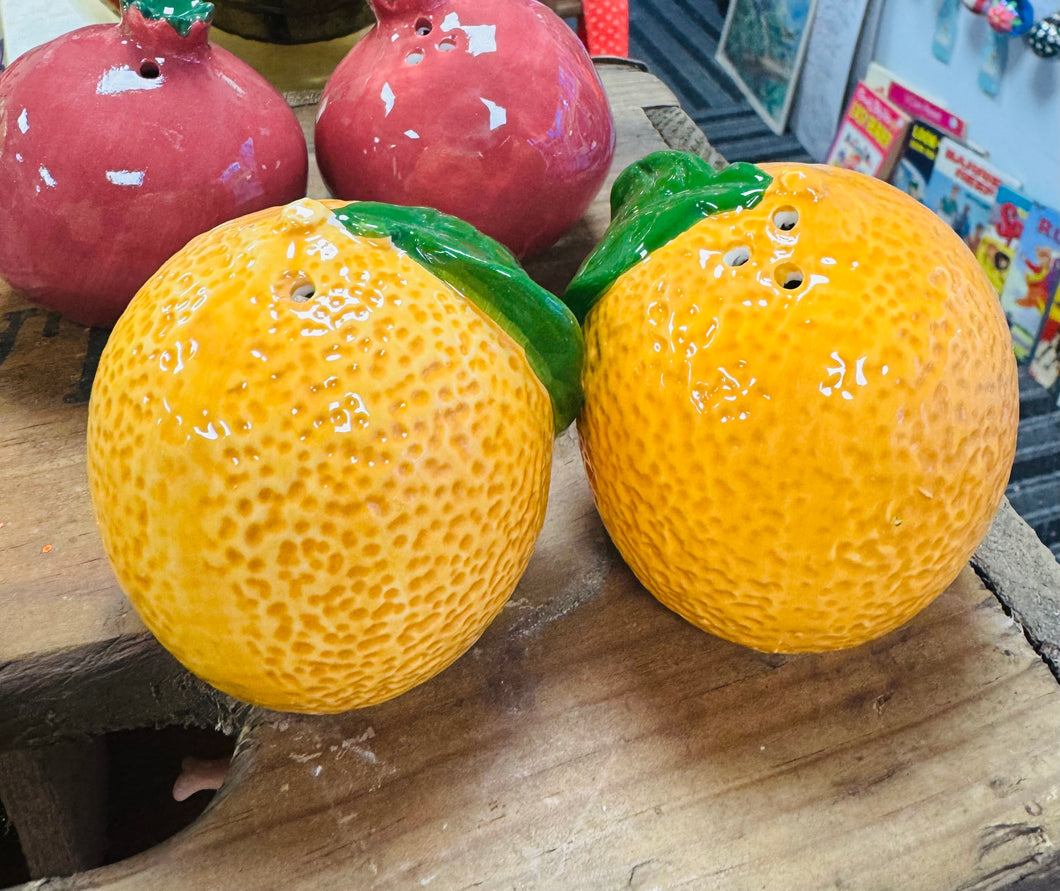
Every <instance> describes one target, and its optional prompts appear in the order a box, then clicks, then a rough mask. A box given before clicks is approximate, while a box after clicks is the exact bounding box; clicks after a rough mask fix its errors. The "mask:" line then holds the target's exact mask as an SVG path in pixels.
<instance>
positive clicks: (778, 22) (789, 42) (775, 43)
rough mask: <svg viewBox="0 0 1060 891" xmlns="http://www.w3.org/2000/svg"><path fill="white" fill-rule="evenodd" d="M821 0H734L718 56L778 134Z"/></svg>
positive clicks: (783, 122)
mask: <svg viewBox="0 0 1060 891" xmlns="http://www.w3.org/2000/svg"><path fill="white" fill-rule="evenodd" d="M816 6H817V0H731V2H730V3H729V11H728V13H727V14H726V16H725V25H724V27H723V29H722V32H721V40H720V41H719V43H718V51H717V53H716V54H715V59H716V61H717V62H718V64H719V65H720V66H721V67H722V68H724V69H725V70H726V71H727V72H728V73H729V74H730V75H731V76H732V78H733V80H735V81H736V84H737V86H739V88H740V90H741V91H742V92H743V93H744V95H745V96H746V97H747V100H748V102H750V103H751V107H752V108H754V110H755V111H757V112H758V114H759V115H760V116H761V118H762V119H763V120H764V121H765V122H766V123H767V124H769V126H770V128H771V129H772V130H773V132H774V133H783V132H784V127H785V126H786V125H787V121H788V114H789V112H790V111H791V102H792V99H793V98H794V96H795V86H796V84H797V82H798V77H799V72H800V70H801V69H802V61H803V58H804V56H805V55H806V44H807V43H808V41H809V37H810V26H811V25H812V24H813V14H814V12H815V10H816Z"/></svg>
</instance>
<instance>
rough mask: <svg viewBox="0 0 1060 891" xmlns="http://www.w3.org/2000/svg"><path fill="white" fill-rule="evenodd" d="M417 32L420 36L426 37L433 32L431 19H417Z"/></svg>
mask: <svg viewBox="0 0 1060 891" xmlns="http://www.w3.org/2000/svg"><path fill="white" fill-rule="evenodd" d="M416 33H417V34H419V35H420V37H426V36H427V35H428V34H430V33H431V22H430V19H417V20H416Z"/></svg>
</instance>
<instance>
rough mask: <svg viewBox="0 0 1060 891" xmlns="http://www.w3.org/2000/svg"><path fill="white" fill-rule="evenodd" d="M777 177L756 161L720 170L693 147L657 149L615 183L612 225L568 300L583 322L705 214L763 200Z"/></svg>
mask: <svg viewBox="0 0 1060 891" xmlns="http://www.w3.org/2000/svg"><path fill="white" fill-rule="evenodd" d="M771 182H772V177H770V176H769V175H768V174H767V173H766V172H765V171H763V170H761V169H759V168H758V167H755V166H754V165H753V164H744V163H738V164H730V165H729V166H728V167H725V168H724V169H722V170H715V169H714V168H713V167H711V166H710V164H708V163H707V162H706V161H704V160H703V159H702V158H700V157H699V156H698V155H693V154H690V153H689V152H676V151H661V152H653V153H652V154H650V155H647V156H645V157H644V158H642V159H641V160H640V161H637V162H636V163H634V164H631V165H630V166H629V167H627V168H626V169H625V170H623V171H622V173H620V174H619V176H618V179H616V180H615V184H614V186H612V188H611V225H609V226H608V227H607V232H605V233H604V237H603V240H602V241H601V242H600V244H599V245H597V247H596V249H595V250H594V251H593V252H592V253H591V254H590V255H589V256H588V257H587V258H586V260H585V262H584V263H582V265H581V268H580V269H579V270H578V272H577V274H576V275H575V276H574V280H573V281H572V282H571V283H570V285H568V286H567V290H566V292H565V293H564V295H563V300H564V302H565V303H566V304H567V306H569V307H570V308H571V310H572V311H573V312H574V314H575V315H576V316H577V317H578V320H579V321H581V322H584V321H585V317H586V316H587V315H588V314H589V310H591V309H592V308H593V306H594V305H595V304H596V302H597V301H598V300H599V299H600V298H601V297H602V296H603V295H604V292H606V291H607V289H608V288H610V287H611V284H612V283H613V282H614V281H615V279H617V278H618V277H619V276H620V275H622V273H624V272H625V271H626V270H627V269H630V268H631V267H632V266H634V265H635V264H636V263H638V262H640V261H641V260H643V259H644V258H645V257H647V256H648V255H649V254H650V253H651V252H652V251H654V250H656V249H657V248H660V247H662V246H663V245H664V244H666V243H667V242H670V241H672V240H673V239H674V238H676V237H677V236H678V235H680V234H681V233H682V232H684V231H685V230H686V229H688V228H689V227H691V226H693V225H694V224H695V223H698V222H699V221H700V220H702V219H703V218H704V217H707V216H710V215H711V214H716V213H721V212H723V211H727V210H738V209H740V208H750V207H754V206H755V205H756V204H758V202H759V201H761V200H762V196H763V195H764V194H765V190H766V187H767V186H768V185H769V184H770V183H771Z"/></svg>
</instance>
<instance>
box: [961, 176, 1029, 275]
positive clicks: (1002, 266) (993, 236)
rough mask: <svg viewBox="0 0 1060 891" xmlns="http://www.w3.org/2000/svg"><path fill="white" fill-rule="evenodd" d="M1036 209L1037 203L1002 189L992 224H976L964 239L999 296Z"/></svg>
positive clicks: (1007, 189)
mask: <svg viewBox="0 0 1060 891" xmlns="http://www.w3.org/2000/svg"><path fill="white" fill-rule="evenodd" d="M1033 206H1034V202H1033V201H1031V200H1030V198H1028V197H1027V196H1026V195H1022V194H1020V193H1019V192H1017V191H1016V190H1015V189H1013V188H1011V187H1010V186H1005V185H1002V186H1000V187H999V188H998V190H997V199H996V200H995V201H994V206H993V208H992V209H991V211H990V218H989V220H987V222H986V224H985V225H984V224H982V223H978V224H976V226H975V227H974V228H973V229H972V231H971V232H969V233H968V235H966V236H965V239H964V240H965V241H966V242H967V243H968V247H970V248H971V249H972V253H973V254H975V258H976V259H977V260H978V261H979V265H980V266H982V267H983V271H984V272H985V273H986V277H987V278H988V279H990V284H992V285H993V286H994V290H996V291H997V292H998V294H1000V293H1001V292H1002V290H1003V289H1004V287H1005V279H1006V278H1008V274H1009V271H1010V270H1011V269H1012V263H1013V260H1014V259H1015V256H1016V248H1017V246H1018V245H1019V243H1020V238H1021V237H1022V235H1023V226H1024V222H1025V221H1026V219H1027V214H1029V213H1030V211H1031V208H1032V207H1033Z"/></svg>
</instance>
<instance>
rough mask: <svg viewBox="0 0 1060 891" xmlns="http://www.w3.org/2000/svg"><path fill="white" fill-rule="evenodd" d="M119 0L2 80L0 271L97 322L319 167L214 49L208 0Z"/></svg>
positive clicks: (296, 193) (257, 78)
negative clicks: (211, 232)
mask: <svg viewBox="0 0 1060 891" xmlns="http://www.w3.org/2000/svg"><path fill="white" fill-rule="evenodd" d="M122 5H123V11H122V19H121V22H120V23H118V24H116V25H92V26H89V27H85V28H80V29H78V30H76V31H72V32H70V33H69V34H66V35H63V36H62V37H59V38H56V39H55V40H53V41H51V42H49V43H46V44H44V45H43V46H39V47H37V48H36V49H34V50H32V51H30V52H28V53H26V54H25V55H24V56H21V57H19V58H18V59H16V60H15V62H14V63H13V64H12V65H11V66H10V67H9V68H7V69H6V70H5V71H4V72H3V74H2V75H0V196H2V200H0V276H2V277H3V278H4V279H6V280H7V282H8V283H9V284H10V285H11V286H12V287H13V288H15V289H16V290H17V291H19V292H21V293H22V294H24V295H25V296H26V298H27V299H29V300H31V301H33V302H35V303H38V304H40V305H41V306H44V307H46V308H48V309H53V310H58V311H59V312H62V313H63V314H65V315H66V316H67V317H69V318H70V319H72V320H74V321H76V322H80V323H82V324H85V325H101V326H109V325H112V324H113V323H114V322H115V321H116V320H117V318H118V316H119V315H120V314H121V312H122V310H123V309H124V308H125V306H126V304H127V303H128V302H129V301H130V300H131V299H132V297H133V295H134V294H135V293H136V291H137V290H138V289H139V287H140V285H142V284H143V283H144V281H146V280H147V278H148V277H149V276H150V275H151V274H152V273H153V272H154V271H155V270H156V269H157V268H158V267H159V266H160V265H161V264H162V262H163V261H164V260H166V259H168V258H169V256H170V255H171V254H173V253H175V252H176V251H177V250H178V249H179V248H181V247H183V246H184V244H185V243H186V242H187V241H189V240H190V239H191V238H192V237H193V236H195V235H198V234H199V233H200V232H204V231H205V230H207V229H210V228H212V227H213V226H215V225H217V224H219V223H221V222H224V221H225V220H228V219H231V218H233V217H237V216H241V215H242V214H245V213H249V212H251V211H254V210H259V209H261V208H264V207H270V206H272V205H278V204H286V203H287V202H290V201H294V200H297V199H298V198H301V197H302V196H303V195H304V194H305V188H306V175H307V172H308V171H307V168H308V152H307V149H306V144H305V138H304V136H303V134H302V130H301V127H300V126H299V124H298V121H297V119H296V118H295V116H294V113H293V112H292V111H291V109H290V107H289V106H288V105H287V103H286V102H285V101H284V99H283V97H282V96H280V94H279V93H278V92H277V91H276V90H275V89H274V88H273V87H272V86H271V85H270V84H269V83H268V82H267V81H266V80H265V79H264V78H262V77H261V75H259V74H258V73H257V72H256V71H254V69H252V68H251V67H250V66H248V65H247V64H246V63H244V62H243V61H241V60H240V59H238V58H236V57H235V56H234V55H232V54H231V53H229V52H227V51H226V50H223V49H221V48H219V47H215V46H211V45H210V44H209V43H208V41H207V32H208V29H209V25H210V17H211V15H212V6H211V5H210V4H209V3H203V2H199V0H123V4H122Z"/></svg>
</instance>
